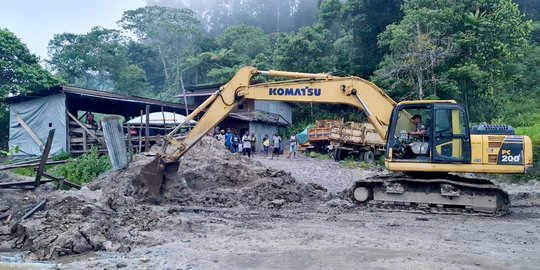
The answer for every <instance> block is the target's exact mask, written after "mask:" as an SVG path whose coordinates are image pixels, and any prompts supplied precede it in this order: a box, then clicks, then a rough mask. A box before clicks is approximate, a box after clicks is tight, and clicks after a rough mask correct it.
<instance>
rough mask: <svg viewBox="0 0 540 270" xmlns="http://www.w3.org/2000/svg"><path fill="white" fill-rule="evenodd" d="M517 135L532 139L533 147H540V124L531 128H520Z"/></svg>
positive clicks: (517, 129)
mask: <svg viewBox="0 0 540 270" xmlns="http://www.w3.org/2000/svg"><path fill="white" fill-rule="evenodd" d="M516 133H517V134H519V135H527V136H529V137H531V140H532V143H533V145H540V123H537V124H536V125H534V126H530V127H518V128H516Z"/></svg>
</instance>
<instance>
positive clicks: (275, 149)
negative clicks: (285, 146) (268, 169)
mask: <svg viewBox="0 0 540 270" xmlns="http://www.w3.org/2000/svg"><path fill="white" fill-rule="evenodd" d="M280 144H281V137H280V136H279V134H278V133H277V132H276V133H275V134H274V136H273V137H272V158H271V159H274V155H275V156H276V159H277V158H278V157H279V152H280V149H281V147H280Z"/></svg>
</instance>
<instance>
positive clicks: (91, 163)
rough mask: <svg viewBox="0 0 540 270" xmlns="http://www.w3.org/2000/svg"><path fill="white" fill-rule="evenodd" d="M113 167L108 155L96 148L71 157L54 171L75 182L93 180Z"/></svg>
mask: <svg viewBox="0 0 540 270" xmlns="http://www.w3.org/2000/svg"><path fill="white" fill-rule="evenodd" d="M110 169H111V164H110V162H109V158H108V157H107V156H100V155H99V153H98V150H97V149H96V148H92V149H91V150H90V152H88V153H87V154H84V155H82V156H80V157H78V158H75V159H70V160H69V161H68V162H67V163H66V164H64V165H61V166H57V167H55V168H54V170H53V171H52V172H53V173H55V174H58V175H60V176H62V177H64V178H65V179H66V180H68V181H70V182H73V183H75V184H79V185H80V184H84V183H88V182H91V181H92V180H94V178H96V177H97V176H98V175H99V174H101V173H103V172H106V171H108V170H110Z"/></svg>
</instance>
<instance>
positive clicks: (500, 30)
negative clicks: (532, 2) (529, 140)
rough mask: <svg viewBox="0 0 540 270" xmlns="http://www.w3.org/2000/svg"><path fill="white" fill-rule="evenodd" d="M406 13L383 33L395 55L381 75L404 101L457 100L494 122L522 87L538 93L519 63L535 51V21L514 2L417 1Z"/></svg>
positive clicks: (377, 79) (381, 40)
mask: <svg viewBox="0 0 540 270" xmlns="http://www.w3.org/2000/svg"><path fill="white" fill-rule="evenodd" d="M403 11H404V14H405V16H404V17H403V20H402V21H401V22H400V23H399V24H395V25H391V26H389V27H388V28H387V29H386V31H385V32H384V33H382V34H381V35H380V36H379V44H380V45H381V46H387V47H388V48H389V49H390V54H388V55H386V56H385V58H384V60H383V61H382V62H381V64H380V68H379V69H378V70H377V71H376V72H375V76H374V77H373V80H374V81H375V82H376V83H378V84H379V85H380V86H382V87H383V89H386V90H387V91H389V92H390V94H391V95H393V96H394V97H396V98H397V99H400V100H401V99H416V98H440V99H457V100H459V101H462V102H463V103H465V105H466V107H467V108H468V110H469V115H470V116H471V120H472V121H490V120H492V119H494V118H497V117H499V116H503V115H504V111H505V110H503V109H502V108H506V107H508V106H509V104H516V103H514V101H513V100H512V99H515V95H514V93H515V91H514V89H517V87H519V86H524V88H521V89H520V91H521V92H522V94H524V95H527V94H529V93H535V91H537V88H536V86H534V85H535V84H534V83H526V82H525V81H523V80H522V79H524V77H528V76H527V75H526V74H525V73H524V72H523V71H524V70H521V68H522V67H521V66H520V64H519V63H520V60H521V57H523V56H524V55H525V53H526V51H527V50H531V49H530V48H529V47H528V46H529V44H530V40H529V38H530V33H531V30H532V23H531V22H530V21H525V20H524V19H523V15H522V14H521V13H520V11H519V9H518V7H517V5H516V4H514V3H512V1H511V0H496V1H474V0H467V1H443V0H440V1H426V0H413V1H408V2H407V3H406V4H405V5H404V6H403ZM528 57H530V56H528ZM533 58H536V57H533ZM529 61H536V60H534V59H533V60H529ZM520 84H521V85H520ZM472 104H474V106H473V105H472Z"/></svg>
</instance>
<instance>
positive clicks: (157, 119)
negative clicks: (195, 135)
mask: <svg viewBox="0 0 540 270" xmlns="http://www.w3.org/2000/svg"><path fill="white" fill-rule="evenodd" d="M164 115H165V125H179V124H182V123H184V120H185V119H186V117H185V116H183V115H181V114H177V113H173V112H153V113H150V114H149V116H150V125H161V126H162V125H163V119H164V118H163V116H164ZM127 123H128V124H130V125H140V124H141V123H142V124H143V125H144V124H145V123H146V115H143V116H142V121H141V117H140V116H138V117H135V118H133V119H131V120H129V121H127ZM189 123H190V124H196V123H197V121H195V120H191V121H190V122H189Z"/></svg>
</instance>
